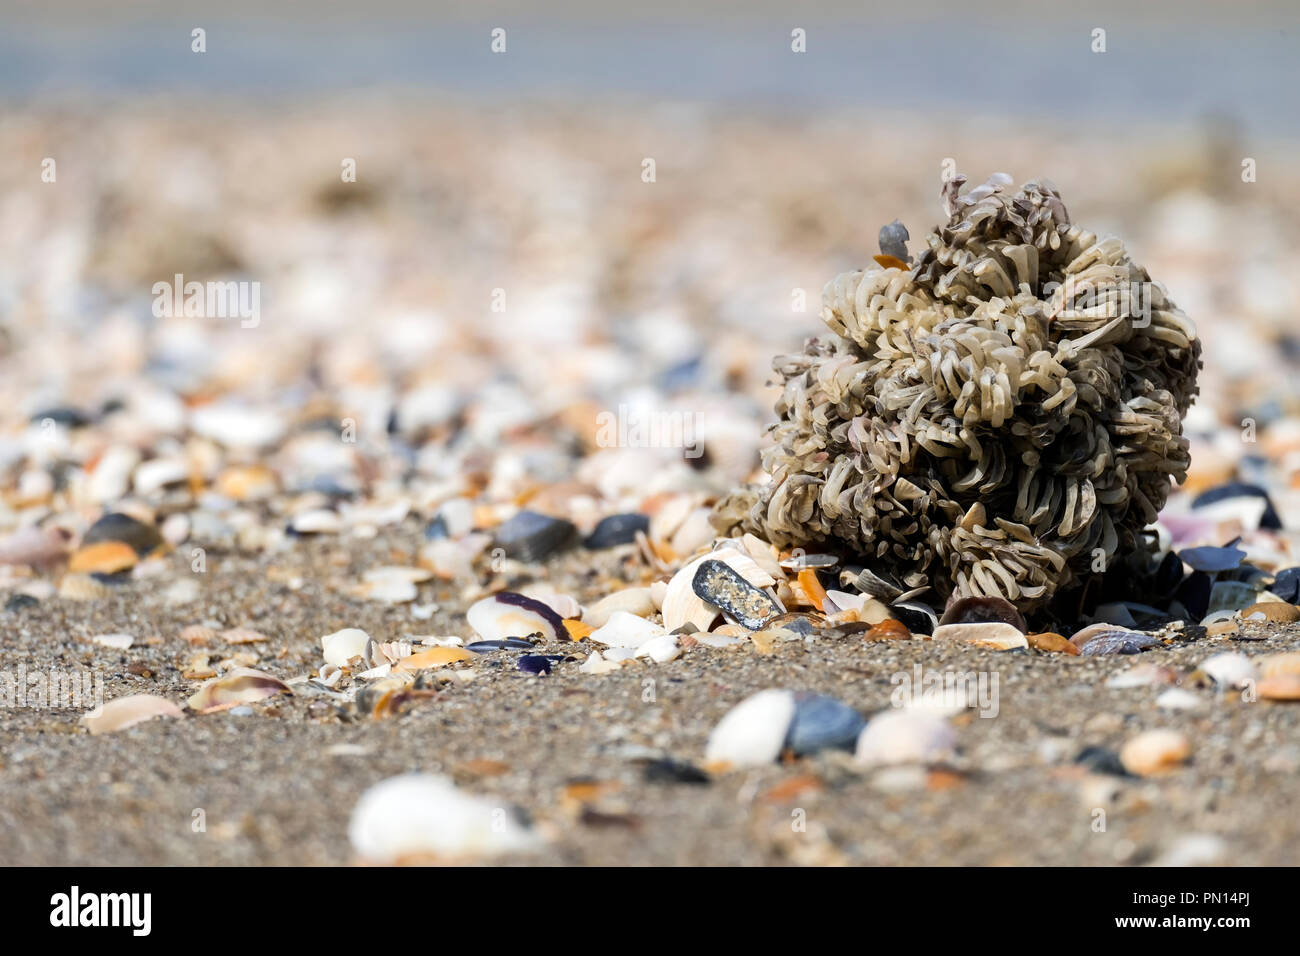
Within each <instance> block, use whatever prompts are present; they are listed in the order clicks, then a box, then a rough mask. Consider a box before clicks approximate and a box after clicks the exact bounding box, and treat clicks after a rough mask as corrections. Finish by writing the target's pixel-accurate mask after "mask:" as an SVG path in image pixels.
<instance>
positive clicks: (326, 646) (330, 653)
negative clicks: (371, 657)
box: [320, 627, 370, 667]
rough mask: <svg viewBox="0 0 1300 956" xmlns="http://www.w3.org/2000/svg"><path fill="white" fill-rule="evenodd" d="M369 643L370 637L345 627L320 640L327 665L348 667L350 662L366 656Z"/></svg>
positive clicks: (354, 628) (360, 631)
mask: <svg viewBox="0 0 1300 956" xmlns="http://www.w3.org/2000/svg"><path fill="white" fill-rule="evenodd" d="M369 641H370V635H369V634H367V633H366V632H365V631H363V630H361V629H360V628H356V627H345V628H344V629H343V630H341V631H335V632H334V633H333V634H326V635H325V636H324V637H322V638H321V639H320V644H321V650H322V651H323V652H324V655H323V656H324V658H325V663H326V664H333V665H334V666H335V667H347V666H348V662H349V661H350V660H352V659H353V658H355V657H361V656H362V655H363V654H365V652H366V645H367V644H368V643H369Z"/></svg>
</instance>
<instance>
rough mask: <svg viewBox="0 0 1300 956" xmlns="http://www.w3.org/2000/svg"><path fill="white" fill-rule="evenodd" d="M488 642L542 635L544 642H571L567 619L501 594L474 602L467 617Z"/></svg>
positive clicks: (540, 604) (510, 594)
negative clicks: (565, 622) (565, 625)
mask: <svg viewBox="0 0 1300 956" xmlns="http://www.w3.org/2000/svg"><path fill="white" fill-rule="evenodd" d="M465 617H466V620H467V621H468V622H469V626H470V627H472V628H473V629H474V631H475V632H476V633H477V634H478V635H479V636H480V637H482V638H483V639H484V640H485V641H502V640H505V639H506V638H508V637H528V636H529V635H530V634H540V635H541V636H542V640H543V642H549V641H562V640H568V639H569V632H568V630H566V629H565V627H564V619H563V618H561V617H560V615H558V614H556V613H555V611H553V610H552V609H551V608H550V607H549V606H548V605H546V604H544V603H543V602H541V601H538V600H536V599H534V598H530V597H526V596H525V595H523V594H518V593H516V592H514V591H499V592H498V593H496V594H493V595H492V596H491V597H485V598H483V600H481V601H477V602H475V603H474V604H473V605H472V606H471V607H470V609H469V611H468V612H466V614H465Z"/></svg>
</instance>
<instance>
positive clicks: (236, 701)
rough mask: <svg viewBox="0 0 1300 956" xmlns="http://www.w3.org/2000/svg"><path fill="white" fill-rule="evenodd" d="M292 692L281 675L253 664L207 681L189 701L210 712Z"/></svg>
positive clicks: (201, 710)
mask: <svg viewBox="0 0 1300 956" xmlns="http://www.w3.org/2000/svg"><path fill="white" fill-rule="evenodd" d="M290 693H292V691H291V690H290V689H289V685H288V684H286V683H285V682H284V681H282V680H280V678H278V677H275V676H273V675H271V674H267V673H265V672H263V671H259V670H253V669H252V668H251V667H236V668H235V669H234V670H232V671H230V673H228V674H225V675H223V676H221V677H218V678H216V679H214V680H210V681H208V682H207V683H206V684H204V685H203V686H202V687H200V688H199V689H198V690H197V691H195V692H194V694H193V695H192V696H191V697H190V699H189V700H188V701H186V703H187V704H188V705H189V708H190V710H193V711H195V712H197V713H200V714H211V713H216V712H217V711H221V710H228V709H230V708H231V707H238V706H239V705H240V704H251V703H254V702H256V701H259V700H264V699H265V698H267V697H274V696H275V695H276V694H290Z"/></svg>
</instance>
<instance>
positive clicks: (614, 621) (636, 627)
mask: <svg viewBox="0 0 1300 956" xmlns="http://www.w3.org/2000/svg"><path fill="white" fill-rule="evenodd" d="M665 633H666V632H665V631H664V628H663V626H662V625H660V624H655V623H654V622H653V621H647V620H646V619H645V618H642V617H637V616H636V615H635V614H629V613H628V612H627V611H615V612H614V613H613V614H611V615H610V617H609V620H608V621H607V622H606V623H605V624H604V625H603V626H602V627H598V628H596V630H594V631H592V632H591V634H590V635H589V639H590V640H591V641H594V642H595V643H597V644H604V645H606V646H608V647H631V648H637V647H640V646H641V645H643V644H645V643H646V642H647V641H649V640H652V639H654V638H658V637H662V636H664V635H665Z"/></svg>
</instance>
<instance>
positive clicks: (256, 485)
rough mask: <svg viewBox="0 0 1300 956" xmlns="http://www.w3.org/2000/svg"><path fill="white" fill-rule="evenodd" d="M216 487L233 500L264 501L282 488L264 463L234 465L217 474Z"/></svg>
mask: <svg viewBox="0 0 1300 956" xmlns="http://www.w3.org/2000/svg"><path fill="white" fill-rule="evenodd" d="M214 488H215V490H216V492H217V494H219V495H221V496H222V497H224V498H230V499H231V500H232V501H264V500H266V499H267V498H270V497H271V496H272V495H274V494H275V493H276V492H277V491H279V490H280V481H279V478H277V476H276V474H275V472H274V471H272V470H271V469H270V468H267V467H265V466H264V465H232V466H231V467H229V468H226V469H223V470H222V472H221V474H219V475H217V480H216V482H215V483H214Z"/></svg>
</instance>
